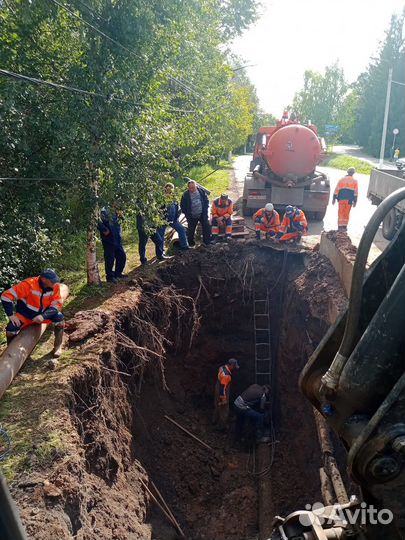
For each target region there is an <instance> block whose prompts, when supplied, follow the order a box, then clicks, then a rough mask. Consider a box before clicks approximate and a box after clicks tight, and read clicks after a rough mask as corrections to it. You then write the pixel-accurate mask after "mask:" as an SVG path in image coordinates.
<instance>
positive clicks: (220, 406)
mask: <svg viewBox="0 0 405 540" xmlns="http://www.w3.org/2000/svg"><path fill="white" fill-rule="evenodd" d="M235 369H239V362H238V361H237V360H236V358H230V359H229V360H228V361H227V363H226V364H225V365H224V366H221V367H220V368H219V370H218V376H217V381H216V383H215V391H214V416H213V419H212V421H213V423H214V424H215V425H216V427H217V429H218V430H219V431H224V430H225V429H226V425H227V423H228V416H229V392H230V388H231V381H232V373H233V371H234V370H235Z"/></svg>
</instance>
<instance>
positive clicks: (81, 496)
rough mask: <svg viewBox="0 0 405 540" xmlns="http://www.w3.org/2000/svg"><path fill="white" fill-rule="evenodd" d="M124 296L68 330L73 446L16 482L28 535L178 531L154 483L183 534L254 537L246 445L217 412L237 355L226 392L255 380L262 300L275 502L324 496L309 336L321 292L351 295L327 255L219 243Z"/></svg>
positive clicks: (59, 414) (319, 332) (317, 335)
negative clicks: (307, 381)
mask: <svg viewBox="0 0 405 540" xmlns="http://www.w3.org/2000/svg"><path fill="white" fill-rule="evenodd" d="M284 276H285V278H286V279H283V277H284ZM120 290H121V292H120V293H119V294H117V295H115V296H114V297H112V298H111V299H109V300H108V301H107V302H105V303H104V304H103V305H102V306H100V307H98V308H97V309H94V310H90V311H83V312H80V313H77V314H76V316H75V317H74V318H73V319H72V320H71V321H70V322H69V324H68V333H69V339H70V347H71V350H70V353H69V354H70V358H72V359H73V362H70V363H69V364H67V365H66V366H65V367H64V368H63V374H64V376H63V381H64V383H63V385H59V387H57V386H55V388H54V390H52V389H50V390H49V391H50V392H55V393H57V394H58V399H59V401H58V404H59V405H58V408H57V410H55V418H54V419H53V424H52V430H53V431H54V430H58V433H59V435H60V437H61V439H62V440H63V445H62V447H61V448H60V449H59V451H58V452H57V453H55V454H54V455H52V456H51V457H50V459H49V460H48V462H47V463H46V465H44V464H43V463H42V464H41V465H40V464H39V463H32V464H31V469H30V470H26V471H25V472H24V473H23V474H22V475H21V476H20V477H19V478H18V480H17V481H16V482H15V484H14V486H13V496H14V497H15V499H16V501H17V505H18V507H19V509H20V511H21V515H22V519H23V523H24V525H25V526H26V528H27V533H28V536H29V537H30V538H32V539H38V540H39V539H41V540H44V539H45V540H47V539H51V538H61V539H65V538H66V539H67V538H72V537H74V538H77V539H84V538H86V539H107V538H108V539H110V538H114V539H119V540H121V539H122V540H124V539H129V538H131V539H133V538H145V539H146V538H161V539H163V538H164V539H170V538H177V533H176V531H175V530H174V529H173V527H172V526H171V525H170V524H169V523H168V522H167V520H166V518H165V517H164V516H163V514H162V513H161V511H160V510H159V509H158V507H157V505H156V504H155V503H154V501H153V498H152V497H151V495H150V492H149V491H148V489H147V488H149V489H150V490H152V492H153V493H156V492H154V491H153V485H152V482H153V483H154V484H155V485H156V486H157V488H158V490H159V491H160V492H161V494H162V495H163V497H164V499H165V500H166V501H167V504H168V505H169V507H170V508H171V510H172V512H173V514H174V515H175V517H176V519H177V520H178V522H179V523H180V525H181V527H182V529H183V531H184V532H185V535H186V537H187V538H193V539H203V538H204V539H205V538H206V539H210V538H217V539H224V540H225V539H235V540H236V539H240V538H246V539H249V538H252V539H253V538H256V537H257V534H258V508H257V507H258V505H257V485H256V478H255V477H254V475H252V474H251V470H252V469H251V468H252V455H251V453H250V451H249V445H248V444H247V445H246V446H245V447H242V448H239V447H238V448H236V447H234V445H233V429H234V417H233V415H232V414H231V417H230V422H229V429H228V431H226V432H223V433H222V432H218V431H215V429H214V426H213V425H212V421H211V420H212V413H213V388H214V384H215V379H216V373H217V370H218V367H219V366H220V365H221V364H223V363H224V361H226V360H227V359H228V358H230V357H236V358H238V359H239V361H240V365H241V369H240V370H239V371H238V372H237V373H236V375H235V377H234V380H233V382H232V390H231V400H233V399H234V398H235V397H236V396H237V395H238V394H239V393H240V392H241V391H242V390H244V389H245V388H246V387H247V386H249V385H250V384H252V383H253V382H254V380H255V373H254V334H253V317H252V313H253V312H252V308H253V300H254V298H256V299H258V298H259V299H261V298H265V297H266V295H267V294H269V298H270V308H271V321H272V329H273V330H272V331H273V333H274V341H273V344H272V349H273V353H274V354H275V358H276V360H277V365H276V370H275V375H274V377H275V386H274V393H275V402H276V403H275V409H274V424H275V427H276V439H277V443H276V446H275V463H274V466H273V469H272V479H271V481H272V485H273V486H274V488H273V501H272V505H273V508H274V511H275V512H276V513H277V514H282V513H284V514H285V513H287V512H290V511H293V510H297V509H299V508H303V507H305V504H307V503H312V502H313V501H318V500H321V499H320V490H319V474H318V470H319V467H320V466H321V463H320V454H319V447H318V441H317V436H316V431H315V427H314V420H313V415H312V411H311V407H310V406H309V405H308V403H307V402H306V400H305V399H304V398H303V396H301V394H300V393H299V390H298V377H299V373H300V371H301V369H302V367H303V365H304V364H305V362H306V359H307V348H306V343H308V342H311V344H312V345H316V344H317V343H318V342H319V340H320V339H321V337H322V336H323V333H324V331H325V330H326V329H327V326H328V318H327V310H326V309H325V305H324V304H325V303H326V299H327V298H328V297H329V296H330V295H333V296H334V298H335V299H336V301H337V300H340V299H341V300H342V302H341V305H342V308H343V307H344V305H345V300H344V294H343V291H342V289H341V287H340V284H339V280H338V278H337V276H336V274H335V273H334V271H333V269H332V267H331V265H330V264H329V263H328V262H327V261H326V259H324V258H323V257H322V256H320V255H319V254H317V253H312V254H302V253H299V252H295V253H291V254H289V255H288V258H286V257H285V255H284V253H283V252H282V251H276V250H272V249H269V248H268V247H265V246H261V245H259V244H258V243H256V242H254V241H253V242H250V241H248V242H246V243H240V244H236V245H232V247H231V246H228V245H216V246H213V247H209V248H201V249H198V250H195V251H192V252H191V251H190V252H189V253H186V254H184V255H182V256H181V258H178V259H175V260H173V261H170V262H168V263H165V264H164V265H162V267H161V269H159V271H158V272H157V275H155V276H150V277H148V276H147V275H146V274H145V272H142V274H136V275H135V276H134V278H133V280H132V281H131V282H130V283H129V284H128V285H127V289H126V290H122V289H120ZM32 399H35V396H32ZM165 416H168V417H170V418H171V419H173V420H174V421H176V422H177V423H179V424H180V425H181V426H183V427H184V428H186V429H187V430H189V431H190V432H191V433H192V434H193V435H195V436H196V437H198V438H199V439H201V440H202V441H203V442H204V443H205V444H207V445H208V446H209V447H210V448H206V447H205V446H203V445H202V444H200V443H199V442H198V441H196V440H195V439H193V438H192V437H191V436H190V435H188V434H186V433H184V432H183V431H182V430H180V429H179V428H178V427H177V426H175V425H173V423H171V422H170V421H169V420H168V419H167V418H165ZM44 435H45V434H44ZM269 504H270V502H269Z"/></svg>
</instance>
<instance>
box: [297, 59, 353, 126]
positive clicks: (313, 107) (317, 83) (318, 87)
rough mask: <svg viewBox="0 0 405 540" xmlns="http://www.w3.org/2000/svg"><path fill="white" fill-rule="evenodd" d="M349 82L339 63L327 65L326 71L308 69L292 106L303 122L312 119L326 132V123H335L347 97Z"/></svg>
mask: <svg viewBox="0 0 405 540" xmlns="http://www.w3.org/2000/svg"><path fill="white" fill-rule="evenodd" d="M346 91H347V84H346V82H345V79H344V75H343V70H342V68H340V67H339V65H338V64H337V63H334V64H332V65H331V66H327V67H326V69H325V73H324V74H321V73H318V72H315V71H311V70H307V71H305V74H304V86H303V88H302V89H301V90H300V91H299V92H297V93H296V94H295V96H294V99H293V103H292V106H291V107H290V108H291V109H292V110H293V111H294V112H295V113H296V114H297V115H298V118H300V120H301V121H302V122H307V121H309V120H311V122H312V123H314V124H316V125H317V126H318V128H319V132H320V134H324V132H325V125H326V124H335V123H337V121H338V118H339V112H340V110H341V107H342V104H343V102H344V99H345V94H346Z"/></svg>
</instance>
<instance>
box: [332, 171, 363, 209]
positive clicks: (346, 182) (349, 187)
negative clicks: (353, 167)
mask: <svg viewBox="0 0 405 540" xmlns="http://www.w3.org/2000/svg"><path fill="white" fill-rule="evenodd" d="M357 197H358V183H357V180H356V179H355V178H353V176H344V177H343V178H341V179H340V180H339V182H338V183H337V186H336V188H335V192H334V194H333V200H334V201H350V203H356V202H357Z"/></svg>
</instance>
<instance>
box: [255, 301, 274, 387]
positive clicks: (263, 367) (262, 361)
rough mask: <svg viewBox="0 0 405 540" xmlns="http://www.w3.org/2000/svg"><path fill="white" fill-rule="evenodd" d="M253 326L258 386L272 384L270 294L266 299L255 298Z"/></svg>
mask: <svg viewBox="0 0 405 540" xmlns="http://www.w3.org/2000/svg"><path fill="white" fill-rule="evenodd" d="M253 324H254V333H255V380H256V384H267V385H270V384H271V375H272V373H271V367H272V361H271V333H270V303H269V294H268V292H267V296H266V298H264V299H257V298H256V296H254V298H253Z"/></svg>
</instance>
